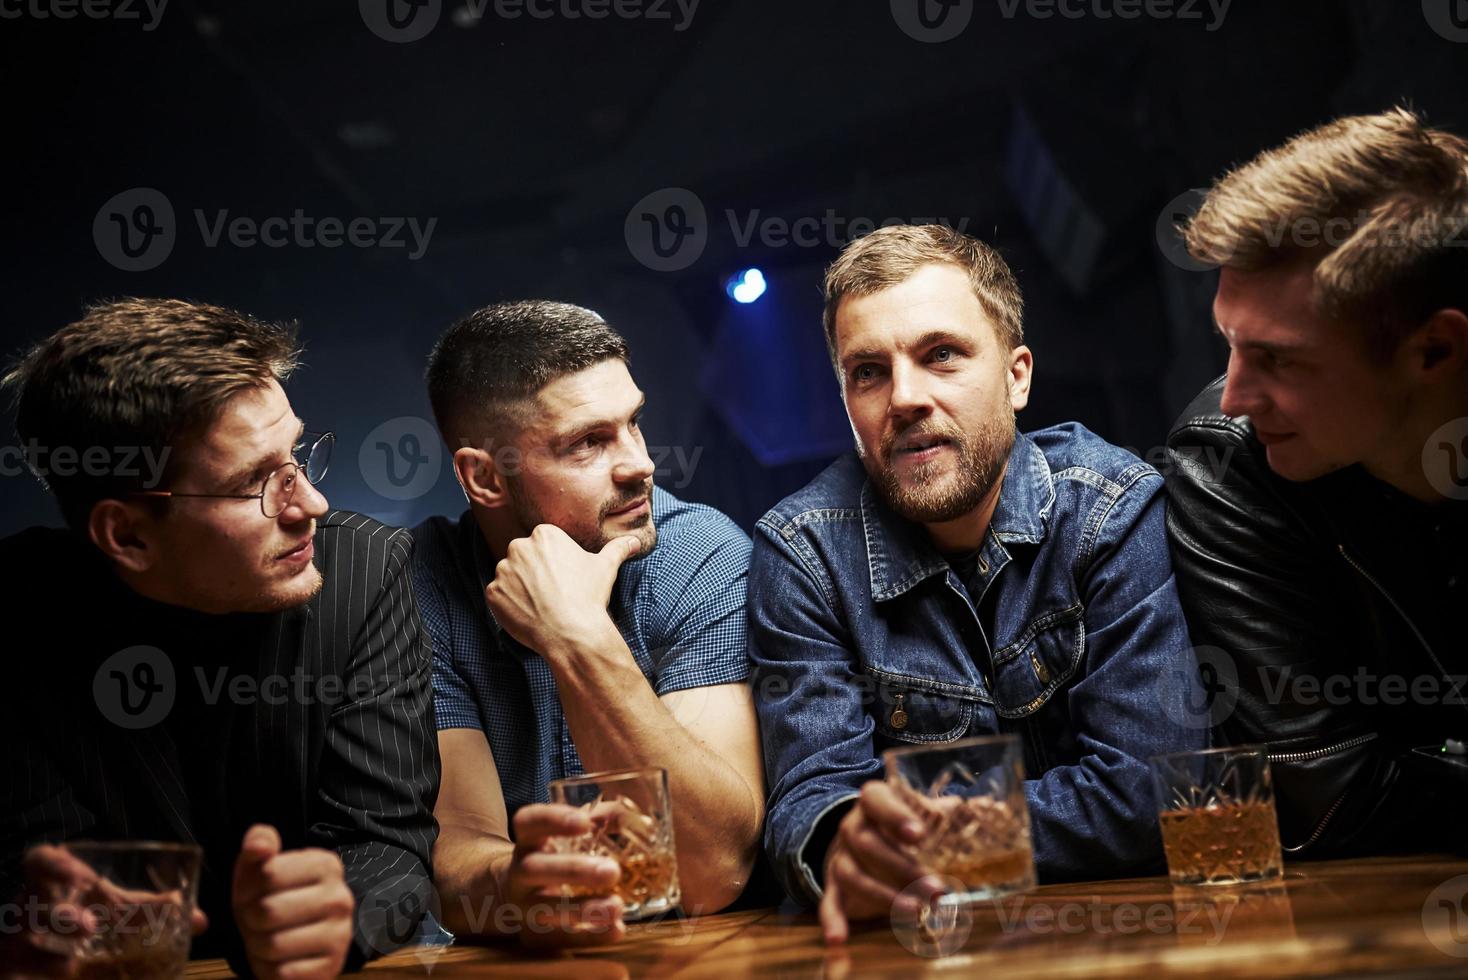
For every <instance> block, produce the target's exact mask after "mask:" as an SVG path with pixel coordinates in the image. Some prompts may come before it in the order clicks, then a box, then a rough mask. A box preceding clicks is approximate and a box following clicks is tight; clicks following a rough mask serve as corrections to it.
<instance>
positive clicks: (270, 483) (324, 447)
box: [132, 432, 336, 518]
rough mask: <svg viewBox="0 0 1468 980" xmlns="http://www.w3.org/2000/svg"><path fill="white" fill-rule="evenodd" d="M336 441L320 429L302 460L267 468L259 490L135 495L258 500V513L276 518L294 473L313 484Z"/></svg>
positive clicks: (287, 498)
mask: <svg viewBox="0 0 1468 980" xmlns="http://www.w3.org/2000/svg"><path fill="white" fill-rule="evenodd" d="M335 443H336V433H334V432H323V433H321V434H320V435H319V436H317V437H316V439H315V441H314V442H312V443H311V445H310V446H308V447H307V448H306V461H305V462H304V463H302V462H298V461H296V460H291V461H290V462H289V463H283V464H281V465H280V466H277V467H276V468H275V469H273V470H271V471H270V475H269V476H267V477H265V481H264V482H263V483H261V484H260V492H259V493H179V492H178V491H176V490H136V491H134V492H133V494H132V495H133V496H135V497H206V498H211V499H217V500H259V501H260V513H262V514H264V515H265V516H266V517H267V518H276V517H279V516H280V515H281V514H283V513H285V509H286V508H287V507H289V506H290V504H291V496H292V495H293V494H295V492H296V478H297V476H305V478H306V482H307V483H309V484H311V485H312V486H313V487H314V486H316V485H317V484H319V483H320V482H321V479H322V477H324V476H326V467H327V466H328V465H329V464H330V463H331V447H332V446H333V445H334V444H335Z"/></svg>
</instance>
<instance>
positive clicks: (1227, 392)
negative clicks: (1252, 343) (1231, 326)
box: [1218, 353, 1267, 418]
mask: <svg viewBox="0 0 1468 980" xmlns="http://www.w3.org/2000/svg"><path fill="white" fill-rule="evenodd" d="M1266 404H1267V401H1266V399H1265V398H1264V396H1263V393H1262V392H1261V391H1260V390H1259V386H1258V384H1257V383H1256V381H1255V379H1254V376H1253V373H1252V372H1251V371H1250V370H1249V369H1248V368H1247V367H1245V366H1244V363H1243V360H1242V359H1241V358H1240V357H1239V356H1238V355H1237V354H1232V353H1231V354H1229V357H1228V376H1227V377H1226V378H1224V382H1223V398H1222V399H1221V400H1220V401H1219V405H1218V407H1219V410H1220V411H1222V412H1223V414H1225V415H1230V416H1234V417H1235V418H1237V417H1238V416H1240V415H1259V414H1261V410H1262V409H1263V408H1264V407H1265V406H1266Z"/></svg>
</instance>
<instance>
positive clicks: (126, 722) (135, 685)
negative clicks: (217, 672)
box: [92, 646, 178, 731]
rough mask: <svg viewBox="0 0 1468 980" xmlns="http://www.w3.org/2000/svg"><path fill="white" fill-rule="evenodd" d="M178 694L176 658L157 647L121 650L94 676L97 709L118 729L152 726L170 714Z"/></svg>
mask: <svg viewBox="0 0 1468 980" xmlns="http://www.w3.org/2000/svg"><path fill="white" fill-rule="evenodd" d="M177 694H178V688H177V685H176V683H175V678H174V673H173V661H172V660H171V659H169V657H168V655H167V654H165V653H164V652H163V651H162V650H159V649H158V648H157V647H150V646H135V647H128V648H127V649H125V650H119V651H117V652H116V653H114V654H113V655H112V656H110V657H108V658H107V659H106V660H104V661H102V665H101V666H100V667H98V668H97V672H96V673H95V674H94V675H92V698H93V700H94V701H96V703H97V710H99V711H101V712H102V717H104V718H106V719H107V720H108V721H110V722H112V724H114V725H116V726H117V727H118V728H123V729H127V730H129V731H137V730H139V729H143V728H151V727H153V726H154V725H156V724H158V723H159V722H161V721H162V720H163V719H165V718H167V717H168V713H169V712H170V711H172V710H173V702H174V698H175V697H176V696H177Z"/></svg>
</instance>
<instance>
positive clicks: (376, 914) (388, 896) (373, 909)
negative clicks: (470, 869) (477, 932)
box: [356, 872, 444, 972]
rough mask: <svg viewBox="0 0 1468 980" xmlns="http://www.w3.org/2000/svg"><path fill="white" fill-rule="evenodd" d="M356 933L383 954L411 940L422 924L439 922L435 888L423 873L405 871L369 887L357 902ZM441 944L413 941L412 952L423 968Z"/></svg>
mask: <svg viewBox="0 0 1468 980" xmlns="http://www.w3.org/2000/svg"><path fill="white" fill-rule="evenodd" d="M356 918H357V934H358V935H360V936H362V937H363V938H364V939H365V940H366V942H367V945H368V946H369V947H370V948H371V949H372V950H373V951H375V952H377V953H380V954H383V955H386V954H388V953H391V952H393V951H394V950H397V949H401V948H402V947H404V946H407V945H408V944H409V943H413V941H414V940H415V939H417V938H418V937H419V934H420V930H421V929H422V928H423V926H424V924H425V923H434V924H437V923H441V922H442V921H443V909H442V908H441V907H440V905H439V898H438V889H437V888H434V887H433V882H432V881H431V880H430V879H429V878H428V877H427V876H426V875H421V874H417V873H414V872H409V873H408V874H406V875H401V876H393V877H391V878H388V879H386V880H385V881H383V882H381V883H380V884H378V885H376V886H374V887H373V888H371V889H369V890H368V891H367V893H366V894H365V895H363V896H362V899H361V901H359V902H358V903H357V913H356ZM443 950H444V947H443V946H442V945H419V944H416V943H415V944H414V946H413V954H414V956H415V957H416V958H417V960H418V962H419V964H421V965H422V966H423V968H424V970H425V971H427V972H432V969H433V964H434V961H435V960H437V959H438V957H439V956H440V955H442V954H443Z"/></svg>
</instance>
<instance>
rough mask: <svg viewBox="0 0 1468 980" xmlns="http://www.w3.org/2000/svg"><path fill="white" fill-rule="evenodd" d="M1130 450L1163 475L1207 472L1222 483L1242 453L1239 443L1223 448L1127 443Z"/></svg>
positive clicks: (1210, 478)
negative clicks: (1144, 446) (1139, 445)
mask: <svg viewBox="0 0 1468 980" xmlns="http://www.w3.org/2000/svg"><path fill="white" fill-rule="evenodd" d="M1125 448H1126V451H1127V452H1129V453H1131V454H1132V455H1133V456H1136V457H1137V458H1138V459H1140V460H1142V462H1144V463H1147V464H1148V465H1149V466H1151V467H1152V468H1153V469H1155V470H1156V471H1157V472H1158V473H1160V474H1162V475H1163V476H1171V475H1172V474H1173V473H1175V472H1177V471H1179V470H1186V471H1188V472H1193V473H1198V474H1200V475H1204V476H1205V478H1206V479H1207V480H1208V481H1209V482H1210V483H1221V482H1222V481H1223V479H1224V477H1226V476H1227V475H1228V470H1229V466H1230V465H1232V463H1233V459H1234V456H1235V455H1236V454H1237V453H1238V448H1237V447H1236V446H1227V447H1225V448H1223V449H1219V448H1218V447H1217V446H1181V447H1178V448H1177V449H1172V448H1169V447H1167V446H1150V447H1148V448H1146V449H1140V448H1138V447H1135V446H1127V447H1125Z"/></svg>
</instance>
